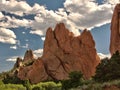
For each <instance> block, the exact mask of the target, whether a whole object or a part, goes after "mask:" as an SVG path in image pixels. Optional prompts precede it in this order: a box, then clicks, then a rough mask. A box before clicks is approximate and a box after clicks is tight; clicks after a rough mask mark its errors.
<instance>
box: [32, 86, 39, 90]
mask: <svg viewBox="0 0 120 90" xmlns="http://www.w3.org/2000/svg"><path fill="white" fill-rule="evenodd" d="M32 90H40V87H38V86H36V87H34V88H33V89H32Z"/></svg>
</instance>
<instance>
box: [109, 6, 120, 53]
mask: <svg viewBox="0 0 120 90" xmlns="http://www.w3.org/2000/svg"><path fill="white" fill-rule="evenodd" d="M117 50H118V51H120V4H117V5H116V7H115V9H114V13H113V17H112V21H111V39H110V53H111V55H113V53H115V52H116V51H117Z"/></svg>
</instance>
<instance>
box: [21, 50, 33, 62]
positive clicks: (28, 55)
mask: <svg viewBox="0 0 120 90" xmlns="http://www.w3.org/2000/svg"><path fill="white" fill-rule="evenodd" d="M32 59H34V56H33V52H32V50H27V51H26V53H25V56H24V59H23V61H28V60H32Z"/></svg>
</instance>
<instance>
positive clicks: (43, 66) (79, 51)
mask: <svg viewBox="0 0 120 90" xmlns="http://www.w3.org/2000/svg"><path fill="white" fill-rule="evenodd" d="M43 51H44V52H43V56H42V57H41V58H40V59H38V60H36V61H35V62H34V63H33V64H32V65H31V66H25V67H20V69H19V72H18V77H19V78H21V79H23V80H24V79H29V80H30V81H31V83H38V82H40V81H44V80H48V79H52V80H63V79H67V78H68V74H69V73H70V72H71V71H82V73H83V74H84V78H85V79H89V78H90V77H91V76H93V75H94V74H95V70H96V66H97V65H98V63H99V61H100V59H99V57H98V56H97V52H96V49H95V42H94V40H93V37H92V35H91V33H90V32H89V31H87V30H84V31H83V32H82V34H81V35H80V36H77V37H74V35H73V33H72V32H69V30H68V29H66V27H65V25H64V24H63V23H60V24H57V25H56V27H55V30H54V31H53V30H52V29H51V28H49V29H48V30H47V33H46V39H45V42H44V50H43Z"/></svg>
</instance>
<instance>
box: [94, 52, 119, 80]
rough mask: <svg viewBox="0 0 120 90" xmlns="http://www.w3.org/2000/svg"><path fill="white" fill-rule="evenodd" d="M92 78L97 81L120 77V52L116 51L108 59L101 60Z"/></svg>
mask: <svg viewBox="0 0 120 90" xmlns="http://www.w3.org/2000/svg"><path fill="white" fill-rule="evenodd" d="M93 78H94V80H95V81H97V82H107V81H112V80H116V79H120V54H119V52H118V51H116V53H115V54H113V55H112V57H111V58H110V59H107V58H106V59H104V60H102V61H101V63H100V64H99V65H98V66H97V69H96V75H95V76H94V77H93Z"/></svg>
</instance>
